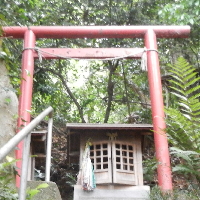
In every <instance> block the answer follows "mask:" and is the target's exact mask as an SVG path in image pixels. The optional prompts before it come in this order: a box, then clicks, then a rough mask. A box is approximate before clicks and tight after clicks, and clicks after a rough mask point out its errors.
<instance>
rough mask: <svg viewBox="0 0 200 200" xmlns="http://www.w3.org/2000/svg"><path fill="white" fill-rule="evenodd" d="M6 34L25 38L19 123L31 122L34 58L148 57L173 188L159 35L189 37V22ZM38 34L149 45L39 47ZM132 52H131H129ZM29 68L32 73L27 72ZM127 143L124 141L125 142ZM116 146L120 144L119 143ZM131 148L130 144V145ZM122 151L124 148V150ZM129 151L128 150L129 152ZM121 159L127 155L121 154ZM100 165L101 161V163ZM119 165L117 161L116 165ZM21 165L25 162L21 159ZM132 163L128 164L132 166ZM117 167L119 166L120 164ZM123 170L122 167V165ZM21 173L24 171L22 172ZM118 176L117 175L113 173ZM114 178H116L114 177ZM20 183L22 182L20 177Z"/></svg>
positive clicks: (161, 180) (162, 154)
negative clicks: (134, 40) (137, 40)
mask: <svg viewBox="0 0 200 200" xmlns="http://www.w3.org/2000/svg"><path fill="white" fill-rule="evenodd" d="M2 31H3V36H4V37H12V38H22V39H24V48H23V57H22V78H21V80H22V81H21V91H22V92H21V95H20V103H19V104H20V105H19V113H18V116H20V118H19V119H18V127H22V126H26V125H27V124H28V123H29V122H30V119H31V118H30V112H29V110H31V102H32V89H33V71H34V59H38V58H41V57H42V58H43V59H63V57H64V58H65V59H66V58H87V59H90V58H93V59H98V58H101V59H102V58H116V57H119V59H120V58H124V57H126V58H127V59H132V58H141V56H142V55H144V54H145V56H146V57H147V71H148V80H149V89H150V99H151V109H152V119H153V130H154V142H155V150H156V159H157V161H158V169H157V172H158V184H159V186H160V187H161V189H162V190H163V191H167V190H172V177H171V167H170V158H169V150H168V142H167V137H166V133H165V129H166V124H165V122H164V116H165V115H164V106H163V98H162V85H161V79H160V68H159V59H158V50H157V38H186V37H188V36H189V33H190V27H189V26H75V27H74V26H30V27H16V26H9V27H2ZM36 38H72V39H76V38H143V39H144V43H145V47H144V48H142V49H138V48H133V49H129V48H127V49H121V48H117V49H116V48H112V49H108V48H107V49H99V48H98V49H94V48H92V49H91V48H89V49H88V48H85V49H67V48H62V49H59V48H38V47H36V46H35V43H36ZM127 52H129V53H127ZM27 71H28V72H29V73H27ZM22 144H23V143H22V142H21V143H20V144H19V145H18V150H16V158H17V159H20V158H22V151H23V145H22ZM122 145H123V144H122ZM115 148H116V147H115ZM128 148H129V147H128ZM120 151H123V149H122V150H120ZM127 153H128V152H127ZM120 159H123V158H122V157H120ZM97 166H98V165H97ZM114 166H115V167H116V166H118V165H117V164H116V165H114ZM17 167H18V168H19V169H21V162H18V163H17ZM130 167H131V165H129V166H128V165H127V169H128V168H129V169H130ZM116 168H117V167H116ZM120 170H121V167H120ZM18 173H19V174H21V171H20V170H19V172H18ZM113 177H114V176H113ZM113 180H114V178H113ZM16 184H17V186H18V187H19V186H20V177H18V176H17V179H16Z"/></svg>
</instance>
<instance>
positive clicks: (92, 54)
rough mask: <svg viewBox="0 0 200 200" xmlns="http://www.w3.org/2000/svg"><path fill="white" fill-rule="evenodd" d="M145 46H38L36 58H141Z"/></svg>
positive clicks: (35, 53) (35, 52)
mask: <svg viewBox="0 0 200 200" xmlns="http://www.w3.org/2000/svg"><path fill="white" fill-rule="evenodd" d="M144 51H145V49H144V48H79V49H72V48H38V49H36V50H35V51H34V52H33V53H34V54H33V56H34V58H39V59H40V58H44V59H69V58H78V59H105V58H106V59H107V58H109V59H133V58H134V59H140V58H141V57H142V54H143V53H144Z"/></svg>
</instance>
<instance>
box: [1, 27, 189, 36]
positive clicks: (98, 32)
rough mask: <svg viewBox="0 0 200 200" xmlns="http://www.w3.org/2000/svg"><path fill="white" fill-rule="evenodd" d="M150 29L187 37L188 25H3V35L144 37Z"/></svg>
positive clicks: (166, 34)
mask: <svg viewBox="0 0 200 200" xmlns="http://www.w3.org/2000/svg"><path fill="white" fill-rule="evenodd" d="M149 29H152V30H153V31H154V32H155V34H156V37H157V38H187V37H188V36H189V33H190V27H189V26H29V27H26V26H24V27H23V26H22V27H19V26H11V27H3V32H4V36H5V37H13V38H24V33H25V32H26V31H27V30H32V31H33V33H34V34H35V36H36V38H73V39H74V38H144V36H145V33H146V32H147V30H149Z"/></svg>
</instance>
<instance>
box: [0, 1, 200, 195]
mask: <svg viewBox="0 0 200 200" xmlns="http://www.w3.org/2000/svg"><path fill="white" fill-rule="evenodd" d="M0 6H1V8H2V9H1V11H0V20H1V26H32V25H37V26H50V25H51V26H52V25H61V26H74V25H75V26H76V25H77V26H88V25H92V26H94V25H107V26H112V25H121V26H125V25H126V26H128V25H190V26H191V35H190V38H188V39H158V48H159V59H160V67H161V75H162V84H163V96H164V103H165V106H166V108H173V109H176V110H180V105H179V104H178V102H177V96H175V95H173V93H172V89H171V88H170V86H171V84H170V80H171V79H172V77H171V73H172V72H170V70H169V69H170V67H169V64H171V65H174V63H175V62H176V61H177V59H178V58H179V57H180V56H182V57H184V58H185V59H186V60H187V61H188V63H189V64H190V65H192V66H193V67H194V69H195V73H196V77H199V74H200V62H199V59H200V40H199V39H200V35H199V32H200V26H199V21H200V2H199V0H177V1H172V0H140V1H139V0H124V1H119V0H98V1H97V0H82V1H81V0H74V1H72V0H51V1H46V0H26V1H22V0H17V1H15V0H1V3H0ZM36 46H37V47H55V48H56V47H68V48H81V47H97V48H98V47H119V48H120V47H124V48H129V47H130V48H135V47H142V48H143V47H144V43H143V40H142V39H106V38H104V39H87V38H85V39H76V40H72V39H62V40H59V39H39V40H37V43H36ZM22 51H23V41H22V40H16V39H15V40H13V39H11V38H3V53H1V58H3V59H4V60H5V61H6V67H7V69H8V70H9V77H10V80H11V82H12V84H13V87H14V89H15V92H16V94H17V95H19V84H20V74H21V71H20V70H21V69H20V66H21V55H22ZM197 84H198V82H197ZM197 92H198V91H197ZM49 105H51V106H52V107H53V108H54V110H55V114H54V149H53V165H52V179H54V180H55V181H57V182H59V181H60V183H59V184H60V188H61V189H62V191H63V196H65V195H66V191H68V188H70V184H69V182H70V181H69V180H71V179H70V178H69V176H71V174H70V175H69V174H67V171H66V169H68V168H69V166H66V163H65V159H66V133H65V126H66V123H70V122H83V123H151V112H150V108H151V107H150V99H149V89H148V81H147V72H146V71H143V70H142V69H141V61H140V60H125V59H121V60H110V61H88V60H73V59H63V60H45V59H42V60H40V61H39V60H37V61H36V62H35V71H34V91H33V102H32V110H31V111H32V116H33V117H34V116H36V115H37V114H38V113H40V112H41V111H43V110H44V109H45V108H46V107H47V106H49ZM43 126H45V122H44V124H43V125H42V127H43ZM150 148H151V147H150ZM184 150H191V149H190V148H188V149H187V148H186V149H184ZM150 151H151V150H150ZM152 152H153V150H152ZM153 156H154V155H150V157H151V158H153ZM146 166H147V168H146V169H147V172H148V173H150V171H148V170H149V169H150V170H151V172H152V174H153V172H154V170H153V169H154V168H155V167H154V166H155V163H154V162H153V161H151V162H150V161H149V162H147V163H146ZM148 167H149V168H148ZM183 177H184V176H183ZM150 179H151V180H152V177H151V178H149V179H148V177H147V180H146V181H147V184H151V183H150V182H149V180H150ZM155 179H156V178H155ZM183 179H184V178H183ZM183 179H181V181H183ZM72 182H73V181H72ZM154 183H156V180H155V181H154ZM154 183H153V184H154ZM176 185H181V187H182V186H183V187H184V186H185V185H186V184H185V182H184V181H183V182H177V183H176Z"/></svg>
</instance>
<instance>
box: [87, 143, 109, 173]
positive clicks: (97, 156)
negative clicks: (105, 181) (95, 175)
mask: <svg viewBox="0 0 200 200" xmlns="http://www.w3.org/2000/svg"><path fill="white" fill-rule="evenodd" d="M90 158H91V160H92V163H93V164H94V170H104V169H108V159H109V152H108V143H98V144H94V145H93V146H91V148H90Z"/></svg>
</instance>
